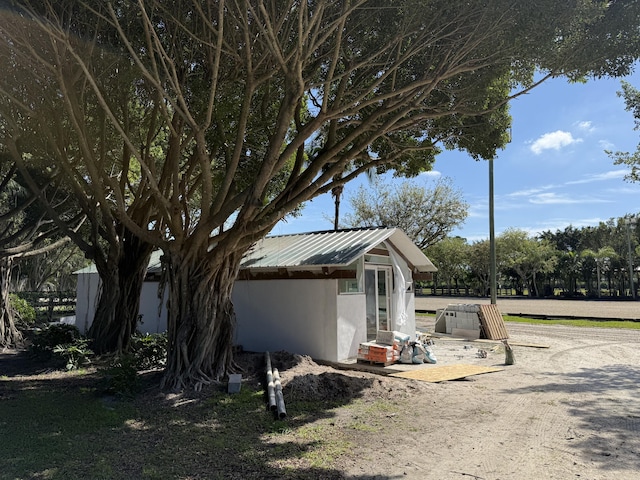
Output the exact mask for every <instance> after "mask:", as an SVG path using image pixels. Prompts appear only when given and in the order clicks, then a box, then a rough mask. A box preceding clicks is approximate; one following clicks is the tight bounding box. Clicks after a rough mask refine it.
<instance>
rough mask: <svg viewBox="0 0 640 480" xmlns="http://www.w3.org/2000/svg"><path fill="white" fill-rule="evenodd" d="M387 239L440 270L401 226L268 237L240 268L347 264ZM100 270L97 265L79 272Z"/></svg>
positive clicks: (155, 267) (420, 263) (413, 259)
mask: <svg viewBox="0 0 640 480" xmlns="http://www.w3.org/2000/svg"><path fill="white" fill-rule="evenodd" d="M383 242H388V243H390V244H391V245H392V246H393V247H394V248H395V249H396V250H397V251H398V252H399V253H400V254H401V255H402V256H403V257H404V258H405V259H406V260H407V261H408V262H409V263H410V264H411V267H413V269H414V270H415V271H418V272H436V271H437V270H438V269H437V268H436V267H435V266H434V265H433V263H431V261H430V260H429V259H428V258H427V257H426V256H425V254H424V253H422V251H421V250H420V249H419V248H418V247H417V246H416V245H415V243H413V242H412V241H411V239H410V238H409V237H407V235H406V234H405V233H404V232H403V231H402V230H400V229H398V228H362V229H353V230H338V231H326V232H311V233H298V234H291V235H278V236H273V237H266V238H263V239H262V240H260V241H258V243H256V244H255V245H254V246H253V247H252V248H251V249H250V250H249V251H248V252H247V253H246V254H245V256H244V257H243V259H242V263H241V265H240V268H250V269H274V268H290V269H296V268H303V267H346V266H348V265H350V264H352V263H353V262H354V261H356V260H357V259H358V258H359V257H360V256H361V255H364V254H365V253H367V252H369V251H370V250H372V249H373V248H375V247H377V246H379V245H380V244H381V243H383ZM161 255H162V251H160V250H156V251H154V252H153V253H152V254H151V258H150V260H149V270H148V273H155V272H159V271H160V270H161V264H160V257H161ZM73 273H75V274H79V273H97V269H96V266H95V264H92V265H89V266H88V267H85V268H82V269H80V270H78V271H76V272H73Z"/></svg>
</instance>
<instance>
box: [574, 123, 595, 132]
mask: <svg viewBox="0 0 640 480" xmlns="http://www.w3.org/2000/svg"><path fill="white" fill-rule="evenodd" d="M576 126H577V127H578V128H579V129H580V130H583V131H585V132H589V133H591V132H593V131H595V127H594V126H593V124H592V123H591V122H590V121H583V122H578V123H576Z"/></svg>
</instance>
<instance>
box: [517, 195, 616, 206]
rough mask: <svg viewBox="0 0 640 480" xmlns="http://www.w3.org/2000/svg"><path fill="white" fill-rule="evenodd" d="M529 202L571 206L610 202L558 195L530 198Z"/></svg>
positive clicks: (592, 198)
mask: <svg viewBox="0 0 640 480" xmlns="http://www.w3.org/2000/svg"><path fill="white" fill-rule="evenodd" d="M529 202H531V203H535V204H536V205H571V204H586V203H607V202H609V200H602V199H598V198H595V197H592V196H590V197H571V196H568V195H561V194H557V193H541V194H539V195H533V196H531V198H529Z"/></svg>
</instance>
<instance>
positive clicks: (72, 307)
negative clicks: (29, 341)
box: [16, 291, 76, 322]
mask: <svg viewBox="0 0 640 480" xmlns="http://www.w3.org/2000/svg"><path fill="white" fill-rule="evenodd" d="M16 293H17V295H18V296H19V297H21V298H24V299H25V300H26V301H27V302H29V305H31V306H32V307H33V308H34V309H35V311H36V317H37V319H38V320H40V321H49V322H52V321H55V320H57V319H59V318H60V317H66V316H69V315H75V313H76V292H75V291H70V292H16Z"/></svg>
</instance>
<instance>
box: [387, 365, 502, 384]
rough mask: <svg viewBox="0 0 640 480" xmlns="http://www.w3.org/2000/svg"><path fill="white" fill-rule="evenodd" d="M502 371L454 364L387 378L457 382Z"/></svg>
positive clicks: (402, 373)
mask: <svg viewBox="0 0 640 480" xmlns="http://www.w3.org/2000/svg"><path fill="white" fill-rule="evenodd" d="M502 370H504V369H503V368H496V367H483V366H482V365H467V364H455V365H441V366H433V367H427V368H420V369H416V370H410V371H408V372H399V373H392V374H391V375H389V376H390V377H400V378H410V379H413V380H420V381H423V382H432V383H437V382H445V381H447V380H457V379H459V378H465V377H469V376H471V375H480V374H482V373H491V372H500V371H502Z"/></svg>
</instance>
